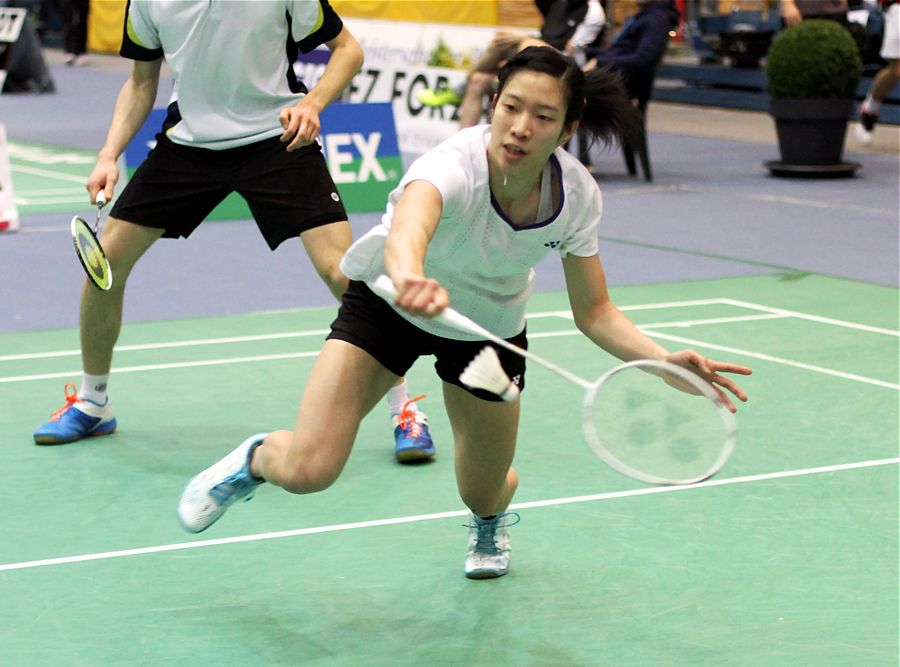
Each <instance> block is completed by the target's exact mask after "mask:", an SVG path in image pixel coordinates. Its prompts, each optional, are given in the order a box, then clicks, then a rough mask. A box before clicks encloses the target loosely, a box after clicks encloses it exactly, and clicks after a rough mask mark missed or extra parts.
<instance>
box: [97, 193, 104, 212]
mask: <svg viewBox="0 0 900 667" xmlns="http://www.w3.org/2000/svg"><path fill="white" fill-rule="evenodd" d="M96 202H97V208H98V209H99V208H103V207H104V206H106V192H105V191H104V190H100V192H98V193H97V198H96Z"/></svg>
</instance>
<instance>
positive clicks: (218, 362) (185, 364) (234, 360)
mask: <svg viewBox="0 0 900 667" xmlns="http://www.w3.org/2000/svg"><path fill="white" fill-rule="evenodd" d="M317 356H319V351H318V350H316V351H315V352H289V353H286V354H262V355H258V356H254V357H229V358H227V359H205V360H203V361H177V362H173V363H169V364H149V365H146V366H123V367H122V368H113V369H112V372H113V373H142V372H145V371H161V370H168V369H173V368H196V367H199V366H224V365H227V364H246V363H251V362H254V361H278V360H280V359H301V358H304V357H317ZM79 375H81V371H80V370H79V371H64V372H61V373H40V374H38V375H19V376H10V377H0V383H7V382H27V381H29V380H52V379H54V378H66V377H68V378H70V377H73V376H79Z"/></svg>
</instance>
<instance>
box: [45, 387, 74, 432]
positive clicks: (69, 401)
mask: <svg viewBox="0 0 900 667" xmlns="http://www.w3.org/2000/svg"><path fill="white" fill-rule="evenodd" d="M63 391H64V392H65V394H66V404H65V405H64V406H62V407H61V408H60V409H59V410H57V411H56V412H54V413H53V414H52V415H50V421H52V422H56V421H59V418H60V417H62V415H63V413H64V412H65V411H66V410H68V409H69V408H71V407H72V406H73V405H75V403H77V402H78V390H77V389H75V385H74V384H73V383H71V382H66V387H65V389H64V390H63Z"/></svg>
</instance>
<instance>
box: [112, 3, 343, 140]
mask: <svg viewBox="0 0 900 667" xmlns="http://www.w3.org/2000/svg"><path fill="white" fill-rule="evenodd" d="M342 28H343V23H342V22H341V20H340V18H339V17H338V16H337V14H335V13H334V11H333V10H332V9H331V6H330V5H329V4H328V0H131V1H130V2H129V3H128V10H127V14H126V16H125V34H124V37H123V40H122V49H121V54H122V55H123V56H125V57H126V58H131V59H132V60H144V61H151V60H156V59H157V58H160V57H162V56H164V57H165V59H166V63H168V65H169V68H170V69H171V70H172V73H173V76H174V77H175V82H176V90H177V109H176V110H173V111H175V113H176V114H177V115H176V116H175V118H176V120H178V122H177V123H176V124H175V125H174V126H172V127H170V128H169V129H168V130H167V136H168V137H169V138H170V139H171V140H172V141H174V142H175V143H178V144H184V145H188V146H197V147H200V148H210V149H214V150H224V149H227V148H234V147H236V146H244V145H247V144H252V143H255V142H257V141H262V140H263V139H269V138H271V137H275V136H278V135H279V134H281V133H282V132H283V130H282V128H281V125H280V123H279V121H278V112H279V111H280V110H281V109H282V108H284V107H287V106H291V105H293V104H296V103H297V100H298V99H299V98H300V95H301V94H302V93H305V92H306V88H305V86H303V84H302V82H300V81H299V80H298V79H297V78H296V76H295V75H294V70H293V59H294V58H295V56H296V52H297V50H298V49H299V50H300V51H303V52H304V53H306V52H308V51H311V50H313V49H314V48H316V47H317V46H318V45H320V44H324V43H325V42H327V41H330V40H332V39H334V38H335V37H337V35H338V34H339V33H340V32H341V29H342ZM289 54H291V55H292V58H289ZM179 115H180V119H179V118H178V116H179Z"/></svg>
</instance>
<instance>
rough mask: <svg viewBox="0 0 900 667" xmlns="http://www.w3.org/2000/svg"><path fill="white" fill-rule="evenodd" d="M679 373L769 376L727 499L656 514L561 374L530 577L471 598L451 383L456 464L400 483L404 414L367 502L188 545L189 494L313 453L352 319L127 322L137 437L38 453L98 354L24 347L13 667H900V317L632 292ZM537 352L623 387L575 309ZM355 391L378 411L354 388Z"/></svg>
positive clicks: (14, 368)
mask: <svg viewBox="0 0 900 667" xmlns="http://www.w3.org/2000/svg"><path fill="white" fill-rule="evenodd" d="M613 296H614V298H615V300H616V302H617V304H618V305H619V306H620V307H622V308H623V309H625V310H626V312H627V313H628V314H629V316H630V317H632V319H634V320H635V321H636V322H637V323H639V324H640V325H641V326H643V327H644V328H645V330H646V331H647V332H648V333H650V334H651V335H653V336H657V337H658V339H659V340H660V341H661V342H663V344H665V345H667V346H668V347H670V348H672V349H677V348H679V347H688V346H690V347H694V348H696V349H698V350H700V351H702V352H703V353H705V354H708V355H710V356H713V357H717V358H723V359H730V360H733V361H736V362H739V363H744V364H747V365H750V366H752V367H753V369H754V375H753V376H752V377H750V378H748V379H746V381H744V382H743V385H744V386H745V388H746V389H747V391H748V393H750V394H751V400H750V402H749V403H748V404H747V405H744V406H741V408H740V410H739V413H738V419H739V423H740V427H741V435H740V439H739V442H738V448H737V450H736V452H735V454H734V456H733V457H732V459H731V461H730V462H729V464H728V466H726V468H725V470H724V471H723V472H722V473H721V474H720V475H719V476H718V477H717V478H716V479H714V480H712V481H711V482H708V483H704V484H700V485H696V486H692V487H677V488H655V487H646V486H643V485H641V484H639V483H636V482H633V481H631V480H629V479H626V478H623V477H620V476H618V475H616V473H614V472H612V471H611V470H609V469H608V468H607V467H605V466H604V464H602V463H601V462H600V461H599V460H598V459H597V458H595V457H594V455H593V454H592V453H591V452H590V450H589V449H588V447H587V446H586V445H585V444H584V443H583V441H582V439H581V435H580V427H579V423H578V418H577V417H578V407H579V400H580V394H579V390H578V388H577V387H575V386H574V385H570V384H569V383H567V382H566V381H564V380H561V379H559V378H557V377H556V376H554V375H551V374H549V373H547V372H546V371H544V370H543V369H541V368H539V367H535V366H534V365H532V366H530V367H529V371H528V388H527V390H526V392H525V394H524V396H523V419H522V427H521V436H520V444H519V451H518V453H517V459H516V466H517V468H518V469H519V471H520V474H521V477H522V483H521V487H520V490H519V493H518V495H517V497H516V499H515V503H516V505H515V509H516V510H517V511H518V512H519V513H520V514H521V517H522V521H521V523H520V524H519V525H517V526H516V527H515V528H513V529H512V531H511V534H512V544H513V561H512V570H511V572H510V574H509V575H508V576H507V577H504V578H502V579H499V580H493V581H469V580H467V579H465V578H464V577H463V575H462V564H463V557H464V552H465V542H466V530H465V528H463V527H462V524H463V523H464V522H465V518H464V516H463V511H462V509H463V508H462V505H461V503H460V501H459V499H458V496H457V494H456V488H455V483H454V479H453V469H452V451H451V444H450V441H449V439H450V429H449V425H448V423H447V419H446V416H445V414H444V412H443V408H442V406H441V400H440V387H439V382H438V380H437V378H436V376H435V374H434V372H433V369H432V368H431V364H430V361H429V360H428V359H422V360H420V361H419V362H418V363H417V365H416V366H415V367H414V368H413V371H412V372H411V374H410V383H411V385H412V387H413V389H414V390H415V391H417V392H422V393H428V394H429V397H428V398H427V399H425V401H424V402H423V403H422V405H423V407H425V408H426V409H427V410H428V412H429V414H430V417H431V422H432V430H433V433H434V436H435V439H436V442H437V445H438V451H439V457H438V460H437V461H436V462H434V463H432V464H429V465H419V466H414V467H405V466H400V465H397V464H395V463H394V462H393V457H392V453H393V452H392V442H391V433H390V427H389V424H388V419H387V411H386V408H382V407H379V408H377V409H376V410H375V411H374V412H373V413H372V414H371V415H370V416H369V417H368V418H367V420H366V421H365V422H364V424H363V427H362V430H361V433H360V437H359V439H358V442H357V445H356V448H355V450H354V453H353V455H352V456H351V459H350V462H349V463H348V466H347V468H346V470H345V472H344V475H343V476H342V477H341V479H340V480H339V481H338V482H337V483H336V484H335V485H334V486H333V487H332V488H330V489H329V490H327V491H326V492H324V493H321V494H316V495H313V496H306V497H297V496H291V495H289V494H287V493H284V492H282V491H280V490H278V489H275V488H267V487H263V488H261V490H260V491H259V492H258V493H257V496H256V498H255V499H254V500H253V501H252V502H250V503H248V504H241V505H239V506H235V507H233V508H232V509H231V510H229V513H228V514H227V515H226V516H225V517H224V518H223V519H222V520H221V521H220V522H219V523H217V524H216V525H215V526H214V527H212V528H211V529H210V530H209V531H207V532H206V533H204V534H202V535H199V536H193V535H188V534H187V533H184V532H182V531H181V529H180V528H179V526H178V524H177V522H176V520H175V503H176V501H177V498H178V496H179V494H180V492H181V489H182V487H183V485H184V483H185V482H186V481H187V480H188V479H189V478H190V477H191V476H192V475H193V474H195V473H196V472H197V471H199V470H201V469H202V468H204V467H206V466H207V465H209V464H210V463H212V462H213V461H215V460H216V459H218V458H219V457H220V456H222V455H223V454H225V453H226V452H227V451H229V450H230V449H231V448H233V447H234V446H235V445H236V444H237V443H238V442H239V441H241V440H242V439H244V438H245V437H246V436H248V435H250V434H252V433H254V432H257V431H265V430H271V429H275V428H284V427H292V425H293V420H294V413H295V410H296V404H297V399H298V396H299V392H300V390H301V388H302V385H303V382H304V378H305V377H306V375H307V373H308V371H309V368H310V364H311V361H312V359H313V357H314V355H315V354H316V351H317V350H318V348H319V347H320V345H321V341H322V338H323V336H324V332H325V330H326V329H327V326H328V324H329V322H330V320H331V318H332V316H333V313H334V311H333V309H330V308H329V309H317V310H299V311H291V312H277V313H263V314H248V315H241V316H231V317H216V318H203V319H193V320H181V321H170V322H154V323H142V324H132V325H126V326H125V328H124V331H123V334H122V337H121V340H120V343H119V351H118V352H117V355H116V359H115V365H116V367H117V372H116V374H115V376H114V378H113V382H112V397H113V401H114V404H115V406H116V411H117V416H118V418H119V423H120V430H119V432H118V433H116V434H115V435H113V436H111V437H107V438H99V439H96V440H91V441H88V442H83V443H79V444H74V445H69V446H63V447H55V448H53V447H50V448H42V447H36V446H34V445H33V444H32V441H31V432H32V431H33V429H34V428H35V427H36V426H37V425H38V424H39V423H40V422H42V421H43V420H44V419H45V418H46V417H47V414H48V412H49V411H50V410H51V409H52V408H54V407H57V405H58V404H61V403H62V389H63V383H64V382H66V381H77V379H78V373H79V371H78V369H79V368H80V360H79V357H78V354H77V349H78V334H77V331H73V330H56V331H41V332H33V333H15V334H13V333H10V334H2V335H0V400H2V403H0V404H2V405H3V406H4V408H3V410H2V412H0V434H2V435H0V445H2V451H3V453H4V454H5V461H6V469H5V474H4V476H3V477H4V483H5V493H4V503H3V505H4V507H3V517H4V519H3V532H2V539H0V587H2V591H3V602H4V604H3V605H2V607H0V647H2V649H0V655H2V658H0V663H2V664H3V665H27V666H29V667H36V666H38V665H59V664H65V665H199V664H208V663H215V664H222V665H307V664H310V665H511V666H519V665H585V666H587V665H691V666H694V665H784V666H792V667H793V666H795V665H891V666H895V665H896V664H897V661H898V476H897V470H898V468H897V465H898V461H900V459H898V423H900V422H898V419H900V417H898V389H900V378H898V368H897V359H898V340H900V339H898V331H897V329H898V299H897V290H895V289H892V288H884V287H877V286H872V285H867V284H863V283H856V282H850V281H842V280H837V279H830V278H824V277H817V276H793V277H783V276H782V277H779V276H767V277H753V278H741V279H726V280H713V281H704V282H687V283H685V282H683V283H676V284H666V285H653V286H644V287H627V288H619V289H616V290H614V293H613ZM529 310H530V318H529V334H530V342H531V347H532V349H533V350H534V351H535V352H537V353H538V354H540V355H542V356H545V357H547V358H549V359H551V360H552V361H554V362H555V363H558V364H560V365H562V366H564V367H566V368H569V369H570V370H573V371H575V372H577V373H579V374H581V375H583V376H584V377H594V376H597V375H599V374H600V373H602V372H603V371H604V370H606V369H608V368H609V367H610V366H612V365H613V363H614V360H613V359H612V358H610V357H609V356H608V355H606V354H605V353H603V352H602V351H600V350H597V349H596V348H594V347H593V346H592V345H591V344H590V343H589V342H588V341H587V340H586V339H584V338H583V337H582V336H580V335H579V334H577V333H576V332H575V330H574V326H573V323H572V321H571V318H570V317H569V315H568V310H567V303H566V300H565V296H564V295H563V294H561V293H546V294H538V295H536V296H535V297H534V298H533V299H532V301H531V303H530V308H529ZM347 391H348V392H352V391H353V387H348V388H347Z"/></svg>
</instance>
